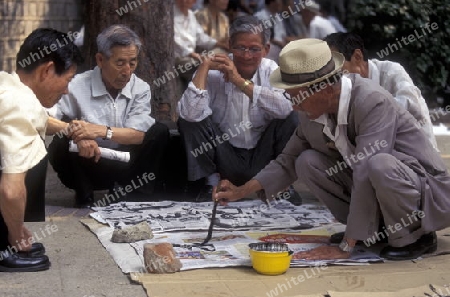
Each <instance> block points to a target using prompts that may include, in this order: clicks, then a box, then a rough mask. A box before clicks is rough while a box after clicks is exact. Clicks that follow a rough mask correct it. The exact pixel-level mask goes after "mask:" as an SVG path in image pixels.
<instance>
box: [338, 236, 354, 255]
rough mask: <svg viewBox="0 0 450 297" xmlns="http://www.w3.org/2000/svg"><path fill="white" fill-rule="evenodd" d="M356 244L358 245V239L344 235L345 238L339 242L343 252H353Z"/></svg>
mask: <svg viewBox="0 0 450 297" xmlns="http://www.w3.org/2000/svg"><path fill="white" fill-rule="evenodd" d="M355 245H356V240H353V239H348V238H345V237H344V239H342V241H341V243H340V244H339V249H340V250H341V251H343V252H346V253H351V252H353V250H354V248H355Z"/></svg>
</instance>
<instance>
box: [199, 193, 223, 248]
mask: <svg viewBox="0 0 450 297" xmlns="http://www.w3.org/2000/svg"><path fill="white" fill-rule="evenodd" d="M218 204H219V200H214V206H213V210H212V215H211V223H210V224H209V229H208V235H207V236H206V238H205V240H203V242H202V243H201V244H200V245H205V244H207V243H208V241H210V240H211V237H212V232H213V227H214V221H215V220H216V212H217V205H218Z"/></svg>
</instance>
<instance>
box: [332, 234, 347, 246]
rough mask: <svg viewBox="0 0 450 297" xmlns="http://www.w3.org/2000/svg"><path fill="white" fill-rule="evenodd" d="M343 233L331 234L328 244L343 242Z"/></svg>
mask: <svg viewBox="0 0 450 297" xmlns="http://www.w3.org/2000/svg"><path fill="white" fill-rule="evenodd" d="M344 236H345V232H338V233H334V234H331V236H330V243H336V244H339V243H341V242H342V240H344Z"/></svg>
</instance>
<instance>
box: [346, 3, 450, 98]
mask: <svg viewBox="0 0 450 297" xmlns="http://www.w3.org/2000/svg"><path fill="white" fill-rule="evenodd" d="M449 16H450V0H377V1H375V0H354V1H352V5H351V6H350V8H349V15H348V22H347V27H348V29H349V30H350V31H353V32H355V33H357V34H359V35H360V36H362V37H363V38H364V41H365V44H366V47H367V49H368V51H369V53H370V58H372V57H373V58H378V57H377V56H376V55H375V53H376V52H378V51H380V50H382V49H385V48H386V47H387V46H388V45H389V44H395V43H396V44H399V43H400V45H402V46H401V47H399V49H398V51H396V52H393V53H392V54H390V55H389V56H387V57H386V59H388V60H393V61H397V62H399V63H401V64H402V65H403V66H404V67H405V68H406V69H407V70H408V71H409V74H410V75H411V77H412V78H413V80H414V81H415V83H416V84H417V85H419V86H427V88H426V89H429V90H433V91H436V90H439V89H444V88H445V87H446V85H450V74H449V70H450V69H449V68H450V17H449ZM433 23H435V24H434V26H432V24H433ZM411 34H412V35H413V36H414V41H412V42H409V40H408V37H410V36H411ZM402 38H404V39H402ZM410 38H411V39H412V38H413V37H410ZM402 40H406V42H404V41H402ZM424 97H425V98H426V94H424ZM430 97H431V96H430Z"/></svg>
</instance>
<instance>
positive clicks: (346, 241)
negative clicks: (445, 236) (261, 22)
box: [213, 39, 450, 260]
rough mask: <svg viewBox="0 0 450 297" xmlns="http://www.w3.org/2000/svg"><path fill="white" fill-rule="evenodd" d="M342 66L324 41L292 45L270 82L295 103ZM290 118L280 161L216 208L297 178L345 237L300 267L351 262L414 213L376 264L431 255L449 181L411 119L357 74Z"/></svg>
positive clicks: (448, 221) (226, 186)
mask: <svg viewBox="0 0 450 297" xmlns="http://www.w3.org/2000/svg"><path fill="white" fill-rule="evenodd" d="M299 61H304V63H300V62H299ZM344 61H345V58H344V57H343V55H342V54H340V53H337V52H331V51H330V48H329V47H328V45H327V44H326V42H324V41H321V40H318V39H301V40H298V41H293V42H291V43H289V44H288V45H287V46H286V47H285V48H284V49H283V50H282V51H281V53H280V63H279V64H280V67H279V68H278V69H277V70H275V71H274V72H273V73H272V75H271V76H270V82H271V84H272V85H273V86H274V87H276V88H281V89H285V90H286V92H287V94H288V95H289V96H290V97H295V96H296V95H297V94H298V93H299V92H302V91H306V90H307V89H310V88H311V86H312V85H314V84H318V83H320V82H321V81H323V80H325V79H326V78H327V77H331V76H333V75H339V72H340V71H341V69H342V66H343V64H344ZM294 109H295V110H296V111H298V112H299V120H300V123H299V126H298V127H297V130H296V131H295V132H294V134H293V136H292V137H291V139H290V140H289V142H288V143H287V144H286V147H285V148H284V150H283V152H282V153H281V154H280V155H279V156H278V157H277V158H276V159H275V160H273V161H271V162H270V164H269V165H267V166H266V167H265V168H264V169H263V170H262V171H260V172H259V173H258V174H256V176H254V177H253V178H252V179H251V180H250V181H248V182H246V183H245V184H244V185H242V186H239V187H237V186H235V185H233V184H232V183H231V182H230V181H228V180H222V181H221V183H220V184H219V187H218V188H219V189H220V192H217V191H215V192H214V193H213V197H214V199H216V200H220V201H221V203H222V204H227V202H229V201H236V200H239V199H241V198H243V197H248V195H249V194H251V193H253V192H256V191H259V190H262V189H263V190H264V191H265V193H266V195H270V194H272V193H276V192H277V191H279V190H280V189H283V188H284V187H286V186H287V185H289V184H291V183H293V182H294V181H295V180H297V179H300V180H301V181H303V182H304V183H305V184H306V185H307V186H308V188H309V189H310V190H311V192H312V194H313V195H314V196H315V197H317V198H318V199H319V200H320V201H321V202H322V203H324V204H325V205H326V206H327V207H328V208H329V209H330V211H331V212H332V214H333V215H334V216H335V218H336V219H337V220H338V221H339V222H341V223H343V224H346V230H345V233H342V234H339V236H334V238H335V239H337V238H338V239H339V241H340V244H339V245H326V246H321V247H318V248H315V249H312V250H310V251H306V252H302V253H299V254H298V257H299V258H302V259H340V258H348V257H350V254H351V252H352V250H353V248H354V246H355V244H356V243H357V241H358V240H359V241H363V240H367V239H368V238H369V237H371V236H373V234H375V232H377V231H378V230H379V228H380V227H381V228H382V226H395V224H396V223H399V222H398V220H399V219H400V218H404V217H406V216H407V214H411V213H413V212H414V211H422V212H423V213H424V214H425V215H424V216H423V217H422V219H421V220H417V221H415V222H412V223H411V224H410V225H408V226H405V227H404V228H402V229H401V230H399V231H398V232H396V233H395V234H392V235H391V236H389V238H388V243H389V244H388V246H386V247H385V248H383V250H382V251H381V256H382V257H384V258H386V259H390V260H407V259H414V258H417V257H419V256H421V255H423V254H425V253H429V252H433V251H435V250H436V248H437V241H436V233H435V231H437V230H440V229H443V228H446V227H448V226H450V216H449V215H448V214H449V213H450V199H449V198H448V197H449V196H448V193H450V175H449V173H448V171H447V168H446V166H445V164H444V162H443V160H442V158H441V157H440V155H439V153H438V152H437V151H436V150H435V149H434V148H433V146H432V144H431V142H430V141H428V138H427V136H426V135H425V133H424V131H423V130H422V129H419V128H418V127H417V125H415V124H414V123H415V122H416V120H415V119H414V117H413V116H412V115H411V114H410V113H409V112H408V111H406V110H405V109H404V108H403V107H402V106H400V105H399V104H397V103H396V102H395V101H394V100H393V98H392V95H391V94H390V93H388V92H387V91H385V90H384V89H383V88H381V87H380V86H379V85H378V84H377V83H374V82H372V81H371V80H369V79H365V78H362V77H361V76H360V75H358V74H350V75H348V76H340V79H339V80H337V82H336V83H335V84H332V85H327V87H326V88H324V89H323V90H322V91H320V92H314V93H313V95H311V96H310V97H308V98H307V99H305V100H303V101H301V102H297V103H296V104H295V106H294ZM377 139H385V140H386V141H387V146H386V147H383V148H380V150H379V151H377V152H375V153H374V154H373V155H371V156H369V157H367V158H365V159H363V160H361V161H359V162H357V163H355V164H353V166H352V168H346V169H345V170H342V171H341V172H339V173H337V174H334V175H333V176H329V175H328V174H327V173H326V169H327V168H330V166H333V164H336V162H337V161H341V160H342V159H343V157H348V156H349V155H350V154H354V155H357V154H358V153H360V152H363V148H364V147H368V146H369V144H370V143H375V141H376V140H377ZM330 142H332V143H334V145H333V146H331V145H327V143H330ZM349 165H350V164H349ZM336 243H338V242H336Z"/></svg>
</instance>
